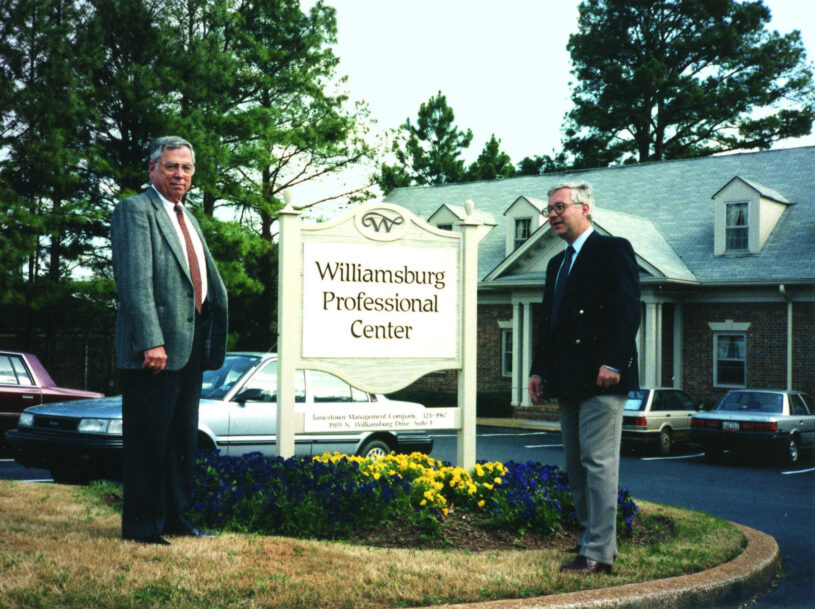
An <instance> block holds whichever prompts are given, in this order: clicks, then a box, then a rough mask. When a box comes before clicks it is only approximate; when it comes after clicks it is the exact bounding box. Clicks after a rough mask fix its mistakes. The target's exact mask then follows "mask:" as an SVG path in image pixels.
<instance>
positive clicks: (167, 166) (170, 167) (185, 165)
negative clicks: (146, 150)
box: [159, 163, 195, 176]
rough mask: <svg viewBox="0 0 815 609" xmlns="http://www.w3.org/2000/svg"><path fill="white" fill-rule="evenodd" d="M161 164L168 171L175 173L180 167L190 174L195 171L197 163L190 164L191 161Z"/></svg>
mask: <svg viewBox="0 0 815 609" xmlns="http://www.w3.org/2000/svg"><path fill="white" fill-rule="evenodd" d="M159 165H161V166H162V167H163V168H164V171H166V172H167V173H175V172H176V171H178V170H179V168H180V169H181V171H182V172H184V173H185V174H187V175H188V176H191V175H192V174H194V173H195V165H190V164H189V163H183V164H182V163H159Z"/></svg>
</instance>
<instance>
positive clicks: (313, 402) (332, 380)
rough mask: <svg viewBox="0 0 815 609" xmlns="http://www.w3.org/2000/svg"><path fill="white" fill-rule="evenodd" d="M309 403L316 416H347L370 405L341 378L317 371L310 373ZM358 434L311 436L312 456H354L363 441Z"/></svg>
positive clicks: (366, 398) (367, 397) (350, 432)
mask: <svg viewBox="0 0 815 609" xmlns="http://www.w3.org/2000/svg"><path fill="white" fill-rule="evenodd" d="M309 383H310V389H311V391H310V393H309V395H310V397H311V399H310V401H309V403H308V404H307V405H306V407H307V408H308V409H309V410H311V411H313V412H314V414H316V415H331V414H337V413H344V414H345V413H349V412H353V411H355V410H360V409H365V408H366V407H367V406H368V405H369V404H370V400H371V398H370V396H369V395H368V394H367V393H365V392H364V391H360V390H359V389H357V388H355V387H351V385H349V384H348V383H346V382H345V381H343V380H342V379H340V378H338V377H336V376H334V375H333V374H330V373H328V372H322V371H320V370H309ZM362 436H363V434H362V433H361V432H354V431H349V432H348V433H343V434H337V433H331V434H312V435H311V436H309V439H310V440H311V444H312V446H311V453H312V454H313V455H321V454H323V453H324V452H332V453H333V452H340V453H346V454H354V452H355V451H356V449H357V446H358V445H359V443H360V440H361V439H362Z"/></svg>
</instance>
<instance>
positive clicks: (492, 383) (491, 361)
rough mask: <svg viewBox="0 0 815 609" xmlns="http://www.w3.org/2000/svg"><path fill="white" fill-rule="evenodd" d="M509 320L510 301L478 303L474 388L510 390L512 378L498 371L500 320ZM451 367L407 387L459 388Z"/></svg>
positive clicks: (432, 389) (510, 318) (433, 389)
mask: <svg viewBox="0 0 815 609" xmlns="http://www.w3.org/2000/svg"><path fill="white" fill-rule="evenodd" d="M511 320H512V305H479V307H478V339H477V340H478V343H477V346H476V350H477V358H476V359H477V362H478V363H477V364H476V366H477V371H476V373H477V377H478V378H477V385H476V387H477V389H476V390H477V391H479V392H490V393H491V392H496V391H510V390H511V389H512V379H511V378H510V377H505V376H502V374H501V348H502V345H501V328H500V327H499V326H498V322H499V321H511ZM457 378H458V376H457V373H456V371H454V370H445V371H442V372H433V373H431V374H427V375H425V376H423V377H422V378H420V379H419V380H418V381H416V382H415V383H413V384H411V385H410V386H409V387H406V389H407V390H422V391H442V392H450V393H456V392H457V391H458V381H457Z"/></svg>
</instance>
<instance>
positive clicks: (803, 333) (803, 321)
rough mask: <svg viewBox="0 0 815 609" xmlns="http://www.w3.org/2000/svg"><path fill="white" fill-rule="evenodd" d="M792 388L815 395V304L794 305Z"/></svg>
mask: <svg viewBox="0 0 815 609" xmlns="http://www.w3.org/2000/svg"><path fill="white" fill-rule="evenodd" d="M792 319H793V325H792V344H793V352H792V353H793V356H792V387H793V389H799V390H801V391H807V392H809V393H811V394H812V395H815V302H806V303H798V304H795V305H793V313H792Z"/></svg>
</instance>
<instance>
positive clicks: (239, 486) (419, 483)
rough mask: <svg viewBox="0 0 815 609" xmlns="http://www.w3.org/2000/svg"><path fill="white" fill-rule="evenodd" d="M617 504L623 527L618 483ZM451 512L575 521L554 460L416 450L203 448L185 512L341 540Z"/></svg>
mask: <svg viewBox="0 0 815 609" xmlns="http://www.w3.org/2000/svg"><path fill="white" fill-rule="evenodd" d="M618 501H619V509H618V518H619V530H620V531H621V532H623V533H625V532H629V533H630V532H631V531H632V528H633V525H634V518H635V517H636V514H637V507H636V504H634V502H633V501H632V500H631V498H630V496H629V495H628V493H627V492H626V491H624V490H621V491H620V492H619V494H618ZM451 510H459V511H465V512H471V513H477V514H480V515H482V516H484V520H486V521H487V523H488V526H492V527H495V528H500V529H505V530H510V531H514V532H518V533H522V532H524V531H527V530H535V531H536V532H538V533H543V534H550V533H553V532H555V531H557V530H559V529H561V528H572V527H574V526H575V523H576V521H575V515H574V505H573V502H572V499H571V492H570V490H569V487H568V483H567V481H566V476H565V474H564V472H563V471H561V470H560V469H558V468H556V467H553V466H548V465H541V464H539V463H533V462H528V463H524V464H519V463H514V462H508V463H506V464H501V463H484V462H481V463H478V464H477V465H476V467H475V469H474V471H473V472H467V471H465V470H464V469H462V468H460V467H453V466H451V465H450V464H447V463H442V462H440V461H437V460H435V459H433V458H432V457H430V456H428V455H424V454H421V453H413V454H412V455H396V454H391V455H389V456H386V457H382V458H380V459H366V458H362V457H351V456H347V455H340V454H338V453H335V454H328V453H326V454H324V455H322V456H319V457H315V458H313V459H309V458H291V459H282V458H279V457H277V458H271V457H264V456H262V455H261V454H260V453H253V454H249V455H245V456H242V457H222V456H219V455H217V454H215V453H203V454H202V456H201V458H200V459H199V480H198V484H197V485H196V488H195V491H194V499H193V510H192V512H193V519H194V520H195V521H196V523H197V524H199V525H201V526H205V527H210V528H217V529H221V530H231V531H238V532H253V533H261V534H280V535H288V536H293V537H312V538H324V539H342V538H344V537H348V536H349V535H350V534H352V533H354V532H357V531H363V530H365V529H367V528H370V527H372V526H375V525H381V524H383V523H387V522H400V523H406V524H412V525H414V526H417V527H419V528H421V529H422V530H423V531H424V532H427V533H434V532H438V531H439V530H440V528H441V526H442V524H443V522H444V519H445V517H447V516H448V515H449V514H450V512H451Z"/></svg>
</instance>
